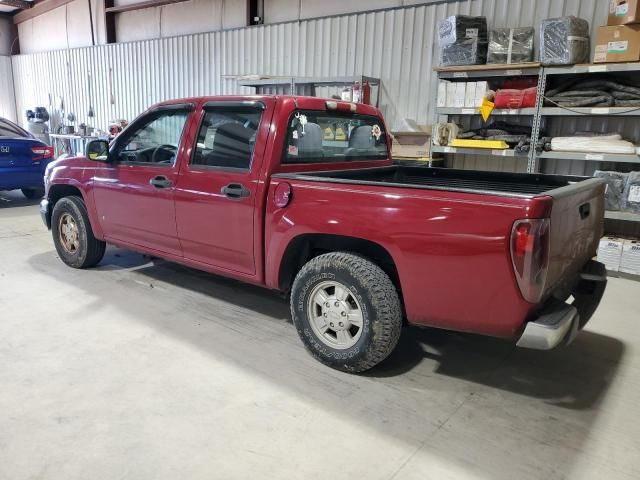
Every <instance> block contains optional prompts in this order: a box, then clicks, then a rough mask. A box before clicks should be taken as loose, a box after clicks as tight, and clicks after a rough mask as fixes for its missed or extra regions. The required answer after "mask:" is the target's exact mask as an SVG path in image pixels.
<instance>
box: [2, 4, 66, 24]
mask: <svg viewBox="0 0 640 480" xmlns="http://www.w3.org/2000/svg"><path fill="white" fill-rule="evenodd" d="M72 1H73V0H44V1H42V2H37V3H35V2H34V5H33V7H31V8H29V9H28V10H23V11H21V12H18V13H16V14H15V15H14V16H13V23H15V24H18V23H22V22H26V21H27V20H31V19H32V18H33V17H37V16H38V15H42V14H43V13H47V12H50V11H51V10H53V9H55V8H58V7H62V6H63V5H66V4H67V3H71V2H72Z"/></svg>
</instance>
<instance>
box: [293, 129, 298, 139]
mask: <svg viewBox="0 0 640 480" xmlns="http://www.w3.org/2000/svg"><path fill="white" fill-rule="evenodd" d="M292 136H293V138H294V140H297V139H298V130H294V131H293V134H292Z"/></svg>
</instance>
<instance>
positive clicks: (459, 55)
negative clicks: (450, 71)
mask: <svg viewBox="0 0 640 480" xmlns="http://www.w3.org/2000/svg"><path fill="white" fill-rule="evenodd" d="M438 43H439V45H440V65H441V66H443V67H449V66H454V65H482V64H484V63H487V48H488V37H487V18H486V17H471V16H467V15H453V16H451V17H447V18H445V19H444V20H440V21H439V22H438Z"/></svg>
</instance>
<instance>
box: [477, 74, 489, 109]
mask: <svg viewBox="0 0 640 480" xmlns="http://www.w3.org/2000/svg"><path fill="white" fill-rule="evenodd" d="M488 89H489V85H488V84H487V82H486V80H483V81H482V82H476V99H475V105H474V107H480V106H482V100H483V99H484V96H485V95H486V94H487V90H488Z"/></svg>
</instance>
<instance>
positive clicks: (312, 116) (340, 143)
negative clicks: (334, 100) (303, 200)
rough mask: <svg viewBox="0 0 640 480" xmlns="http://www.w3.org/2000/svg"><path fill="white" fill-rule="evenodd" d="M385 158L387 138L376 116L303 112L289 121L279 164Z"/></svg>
mask: <svg viewBox="0 0 640 480" xmlns="http://www.w3.org/2000/svg"><path fill="white" fill-rule="evenodd" d="M387 158H388V155H387V136H386V133H385V131H384V126H383V124H382V123H381V122H380V119H379V118H378V117H375V116H372V115H359V114H352V113H345V114H341V113H336V112H325V111H311V110H307V111H297V112H295V113H294V114H293V115H292V116H291V118H290V120H289V126H288V130H287V141H286V144H285V152H284V159H283V163H316V162H345V161H361V160H386V159H387Z"/></svg>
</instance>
